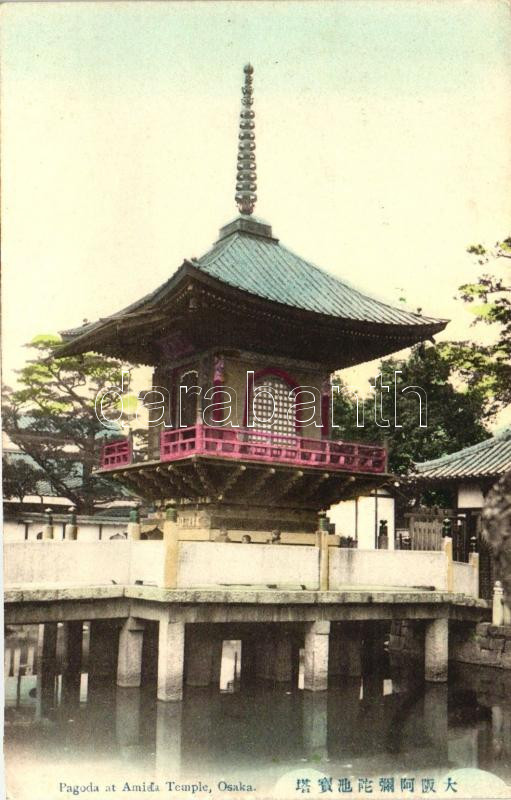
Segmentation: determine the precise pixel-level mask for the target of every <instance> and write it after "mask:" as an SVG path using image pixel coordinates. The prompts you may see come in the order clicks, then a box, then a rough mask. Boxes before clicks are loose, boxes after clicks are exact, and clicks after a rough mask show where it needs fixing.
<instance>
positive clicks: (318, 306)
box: [61, 215, 447, 366]
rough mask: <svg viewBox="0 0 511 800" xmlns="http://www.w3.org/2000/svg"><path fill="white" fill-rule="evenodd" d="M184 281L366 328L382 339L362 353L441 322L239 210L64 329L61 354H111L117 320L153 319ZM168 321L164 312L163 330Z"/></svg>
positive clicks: (391, 348)
mask: <svg viewBox="0 0 511 800" xmlns="http://www.w3.org/2000/svg"><path fill="white" fill-rule="evenodd" d="M190 281H192V282H194V283H196V284H202V283H204V282H206V284H207V285H208V286H209V288H210V289H213V290H214V289H215V288H216V289H220V290H222V288H223V289H225V290H229V289H231V290H236V294H237V293H239V292H241V293H242V296H241V297H240V298H239V299H242V300H250V298H253V299H259V300H260V301H261V300H262V301H265V305H266V306H267V310H268V304H270V306H272V307H273V308H274V311H275V312H276V313H278V315H279V317H280V318H281V319H282V318H286V315H289V316H292V315H293V312H301V313H302V314H303V313H305V314H306V317H307V319H308V321H316V322H323V323H327V324H328V325H329V327H330V326H331V325H332V324H334V326H335V327H337V328H339V326H342V328H343V333H344V334H346V330H348V331H349V330H350V329H351V330H355V331H356V332H357V334H358V336H363V335H364V333H367V335H370V336H373V337H374V336H375V335H377V336H383V337H384V338H385V337H389V341H388V343H387V344H385V345H384V346H383V348H382V346H381V343H380V347H379V348H378V347H377V348H376V349H375V352H374V355H372V354H369V357H377V356H378V355H382V354H387V353H390V352H395V351H396V350H398V349H401V348H402V347H407V346H410V345H411V344H414V343H415V342H418V341H421V340H423V339H426V338H431V336H433V335H434V334H435V333H437V332H439V331H441V330H443V328H444V327H445V326H446V324H447V320H439V319H434V318H432V317H425V316H421V315H419V314H414V313H411V312H409V311H406V310H404V309H402V308H394V307H392V306H390V305H388V304H387V303H384V302H382V301H381V300H377V299H375V298H374V297H371V296H369V295H366V294H364V293H363V292H361V291H360V290H358V289H355V288H354V287H353V286H351V285H350V284H349V283H347V282H346V281H344V280H340V279H339V278H336V277H334V276H333V275H331V274H329V273H328V272H326V271H325V270H323V269H321V268H319V267H317V266H316V265H315V264H312V263H310V262H308V261H306V260H305V259H303V258H301V257H300V256H298V255H296V254H295V253H293V252H292V251H291V250H289V249H288V248H287V247H284V246H283V245H282V244H281V243H280V242H279V240H278V239H276V238H274V237H273V235H272V230H271V227H270V226H269V225H268V224H266V223H264V222H262V221H260V220H257V219H255V218H254V217H249V216H246V215H240V216H239V217H238V218H237V219H235V220H233V221H232V222H231V223H229V224H228V225H226V226H224V227H223V228H222V229H221V231H220V237H219V239H218V241H217V242H216V243H215V244H214V245H213V247H212V248H211V249H210V250H208V252H206V253H205V254H204V255H203V256H201V257H200V258H197V259H188V260H186V261H184V262H183V264H182V265H181V267H180V268H179V269H178V270H177V271H176V272H175V273H174V274H173V275H172V276H171V277H170V278H169V280H167V281H166V282H165V283H164V284H162V285H161V286H159V287H158V288H157V289H155V290H154V291H153V292H151V293H150V294H148V295H146V296H144V297H142V298H141V299H140V300H138V301H137V302H135V303H133V304H131V305H130V306H128V307H126V308H124V309H122V310H121V311H119V312H117V313H116V314H113V315H111V316H109V317H106V318H104V319H100V320H98V321H97V322H94V323H87V324H85V325H82V326H81V327H79V328H73V329H70V330H66V331H63V332H62V337H63V339H64V346H63V348H62V350H61V354H62V355H66V354H72V353H79V352H85V351H86V350H87V349H89V350H97V351H98V352H107V353H109V354H113V351H112V349H111V348H109V347H108V343H109V342H110V341H111V339H112V336H113V337H116V336H118V335H119V326H123V327H126V326H129V325H130V324H133V325H140V323H141V321H143V319H144V317H145V318H147V319H149V318H151V319H153V320H154V319H155V315H156V317H158V311H161V310H162V309H163V308H168V304H169V302H170V300H171V299H172V297H175V296H177V295H179V294H182V289H183V283H190ZM229 302H230V303H233V304H237V303H238V298H237V297H236V296H234V295H232V293H231V295H230V298H229ZM151 315H152V316H151ZM160 321H161V320H160ZM169 324H171V323H169V320H168V317H167V322H166V324H165V329H166V330H167V329H168V326H169ZM339 330H340V329H339ZM153 335H154V327H153ZM215 344H216V343H215ZM218 344H222V343H221V342H219V343H218ZM103 345H106V347H103ZM114 349H115V348H114ZM254 349H257V347H255V348H254ZM118 350H119V348H118ZM362 360H366V358H365V357H362V358H360V357H359V358H357V359H356V361H353V360H352V361H351V363H359V362H360V361H362ZM344 365H346V364H343V366H344Z"/></svg>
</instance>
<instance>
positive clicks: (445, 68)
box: [0, 0, 511, 383]
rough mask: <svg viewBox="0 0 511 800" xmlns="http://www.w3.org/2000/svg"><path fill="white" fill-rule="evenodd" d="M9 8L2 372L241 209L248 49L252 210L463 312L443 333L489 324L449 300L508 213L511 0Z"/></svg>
mask: <svg viewBox="0 0 511 800" xmlns="http://www.w3.org/2000/svg"><path fill="white" fill-rule="evenodd" d="M2 16H3V25H2V32H1V42H0V44H1V57H0V58H1V62H0V66H1V69H2V81H1V94H2V98H1V99H2V120H1V134H2V171H3V179H2V180H3V185H2V214H3V279H2V280H3V346H2V349H3V373H4V381H6V382H8V383H12V381H13V370H15V369H17V368H19V367H20V366H22V364H23V361H24V359H25V358H26V356H27V351H26V350H24V349H23V347H22V345H23V344H24V343H25V342H27V341H30V339H32V337H34V336H35V335H37V334H40V333H43V332H44V333H46V332H55V331H58V330H62V329H65V328H68V327H75V326H77V325H79V324H81V322H82V320H84V319H88V320H94V319H97V318H99V317H101V316H105V315H108V314H110V313H113V312H114V311H117V310H119V309H120V308H122V307H124V306H125V305H128V304H129V303H131V302H133V301H134V300H136V299H138V298H139V297H140V296H141V295H143V294H145V293H147V292H148V291H150V290H152V289H153V288H155V287H156V286H157V285H159V284H160V283H162V282H163V281H165V280H166V279H167V278H168V276H169V275H170V274H171V273H172V272H173V271H174V270H175V269H177V267H178V266H179V265H180V264H181V263H182V261H183V259H184V258H186V257H194V256H200V255H201V254H202V253H204V252H205V251H206V250H207V249H209V247H210V246H211V244H212V243H213V242H214V241H215V239H216V238H217V234H218V229H219V228H220V227H221V226H222V225H224V224H225V223H226V222H228V221H229V220H231V219H232V218H234V217H235V216H236V215H237V209H236V207H235V204H234V199H233V198H234V192H235V189H234V184H235V167H236V152H237V133H238V131H237V122H238V114H239V108H240V87H241V85H242V80H243V72H242V68H243V65H244V64H245V63H246V62H247V61H250V62H251V63H252V64H253V66H254V69H255V72H254V92H255V104H254V109H255V112H256V119H255V121H256V143H257V151H256V155H257V173H258V198H259V199H258V203H257V206H256V212H255V213H256V215H257V216H258V217H260V218H263V219H265V220H267V221H269V222H270V223H271V224H272V226H273V231H274V235H276V236H278V237H279V238H280V239H281V241H282V242H283V243H284V244H285V245H287V246H288V247H290V248H291V249H293V250H294V251H295V252H297V253H299V254H300V255H301V256H303V257H305V258H308V259H309V260H311V261H313V262H314V263H316V264H318V265H319V266H322V267H324V268H326V269H327V270H329V271H330V272H332V273H333V274H335V275H336V276H337V277H339V278H341V279H342V278H345V279H346V280H348V281H349V282H351V283H352V284H355V285H356V286H357V287H359V288H360V289H362V290H365V291H367V292H368V293H370V294H373V295H376V296H380V297H382V298H383V299H385V300H387V301H390V302H391V303H393V304H399V303H400V301H399V298H401V297H404V298H405V299H406V304H407V307H409V308H410V309H412V310H414V309H416V308H417V307H421V308H422V309H423V312H424V313H425V314H427V315H429V316H435V317H441V318H450V319H451V320H452V321H451V323H450V325H449V326H448V327H447V330H446V332H445V333H444V334H442V335H441V336H440V337H438V338H439V339H441V338H460V337H461V338H463V337H467V336H468V335H473V334H474V331H473V329H472V330H471V329H470V328H469V323H470V322H471V317H470V314H469V313H468V312H467V311H466V310H465V309H464V308H463V307H462V305H461V304H460V303H459V302H457V301H455V300H454V299H453V298H454V295H455V294H456V289H457V287H458V286H459V285H460V283H463V282H466V281H470V280H472V279H474V278H475V277H476V275H477V274H478V272H479V271H480V270H479V269H478V267H477V265H475V264H474V263H473V260H472V259H471V258H470V257H469V256H468V255H467V254H466V248H467V246H468V245H470V244H471V243H473V242H484V243H486V244H490V245H491V244H493V243H494V242H495V241H497V240H498V239H502V238H504V237H505V236H507V235H509V234H510V232H511V230H510V219H511V214H510V212H511V192H510V191H509V186H510V185H511V147H510V144H509V143H510V141H511V137H510V134H511V92H510V82H511V19H510V5H509V3H508V2H500V0H471V1H470V2H469V1H468V0H467V1H466V2H464V0H456V2H451V0H442V1H441V2H435V0H428V1H427V2H426V0H424V2H412V1H411V0H410V1H408V0H397V1H396V2H394V1H393V0H374V1H372V2H364V0H356V1H354V2H350V0H347V2H340V1H339V2H310V3H301V2H292V3H287V2H278V3H271V2H235V3H222V2H210V3H202V2H178V3H173V2H168V3H163V2H162V3H142V2H133V3H123V2H119V3H86V2H84V3H65V2H64V3H30V2H27V3H7V4H4V5H3V6H2ZM367 370H369V373H368V372H367ZM370 370H371V368H370V367H364V368H363V369H361V370H359V371H358V373H357V374H358V376H359V377H361V376H365V375H366V374H371V371H370ZM364 379H365V378H364ZM351 382H353V381H351Z"/></svg>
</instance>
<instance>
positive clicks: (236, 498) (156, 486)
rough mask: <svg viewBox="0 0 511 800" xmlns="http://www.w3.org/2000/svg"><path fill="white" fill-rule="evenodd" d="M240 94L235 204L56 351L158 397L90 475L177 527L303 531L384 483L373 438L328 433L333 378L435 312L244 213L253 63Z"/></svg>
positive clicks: (431, 323)
mask: <svg viewBox="0 0 511 800" xmlns="http://www.w3.org/2000/svg"><path fill="white" fill-rule="evenodd" d="M241 102H242V107H241V114H240V123H239V149H238V163H237V182H236V195H235V199H236V204H237V206H238V209H239V215H238V216H237V217H236V218H235V219H234V220H233V221H232V222H229V223H228V224H227V225H225V226H224V227H222V228H221V229H220V233H219V236H218V240H217V241H216V242H215V244H214V245H213V247H212V248H211V249H210V250H209V251H208V252H207V253H205V254H204V255H203V256H201V257H200V258H191V259H185V260H184V261H183V263H182V264H181V266H180V267H179V268H178V269H177V270H176V271H175V272H174V274H173V275H171V276H170V278H169V279H168V280H167V281H166V282H165V283H164V284H163V285H162V286H160V287H158V288H157V289H156V290H154V291H153V292H151V293H150V294H148V295H146V296H145V297H143V298H141V299H140V300H138V301H137V302H135V303H133V304H132V305H130V306H129V307H128V308H125V309H123V310H122V311H120V312H118V313H116V314H113V315H112V316H110V317H107V318H104V319H101V320H99V321H97V322H95V323H87V324H84V325H82V326H81V327H79V328H76V329H73V330H68V331H65V332H63V334H62V337H63V342H64V344H63V346H62V349H61V354H62V355H75V354H79V353H84V352H87V351H95V352H98V353H102V354H104V355H106V356H112V357H115V358H118V359H121V360H122V361H123V363H132V364H145V365H150V366H152V367H153V368H154V373H153V386H154V387H164V388H165V389H166V392H167V393H168V397H169V398H170V402H169V408H168V411H167V413H166V419H165V421H164V422H165V427H164V424H163V422H162V424H161V426H160V427H159V428H158V427H150V428H149V442H148V449H147V453H146V455H145V458H144V459H143V460H136V459H134V457H133V454H132V449H131V445H130V442H129V440H128V439H126V440H122V441H118V442H113V443H109V444H107V445H105V446H104V448H103V452H102V457H101V467H100V471H101V472H107V471H108V473H109V474H111V475H112V476H114V477H116V478H118V479H119V480H121V481H122V483H123V484H125V485H126V486H128V487H129V488H130V489H132V490H133V491H134V492H135V493H136V494H137V495H139V496H141V497H143V498H144V499H146V500H147V501H149V502H151V503H157V504H160V505H165V504H167V503H173V504H175V505H176V507H177V510H178V519H179V524H180V525H182V526H183V527H185V528H194V527H196V528H197V527H198V528H200V529H202V530H204V529H206V530H208V529H209V530H210V531H212V533H211V536H212V538H213V531H216V532H218V529H226V531H227V532H228V535H229V536H230V537H231V538H233V539H234V540H239V539H240V538H241V536H242V534H243V532H244V531H245V532H247V531H256V532H257V531H259V532H261V534H264V533H265V532H268V531H272V530H275V529H278V530H279V531H283V532H291V533H292V532H294V533H295V534H296V533H300V532H301V533H303V534H306V535H307V536H310V535H311V533H312V532H313V531H314V530H315V529H316V527H317V514H318V512H319V511H321V510H324V509H327V508H328V507H329V506H330V505H331V504H332V503H335V502H338V501H340V500H344V499H349V498H353V497H355V496H357V495H360V494H363V493H367V492H369V491H370V490H371V489H373V488H375V487H377V486H378V485H381V484H382V483H383V482H385V481H386V480H388V475H387V474H386V453H385V450H384V448H382V447H380V446H368V445H362V444H357V443H354V442H345V441H340V440H332V439H331V429H330V426H331V385H330V376H331V374H332V373H333V372H334V371H335V370H339V369H342V368H343V367H350V366H353V365H356V364H360V363H362V362H365V361H368V360H372V359H375V358H379V357H381V356H385V355H388V354H389V353H393V352H395V351H397V350H401V349H403V348H405V347H409V346H411V345H413V344H415V343H417V342H420V341H422V340H425V339H429V338H431V337H432V336H433V335H434V334H435V333H437V332H439V331H441V330H442V329H443V328H444V327H445V325H446V324H447V321H446V320H437V319H432V318H428V317H424V316H419V315H417V314H413V313H409V312H407V311H405V310H403V309H398V308H393V307H391V306H389V305H387V304H385V303H383V302H380V301H378V300H376V299H373V298H372V297H369V296H367V295H365V294H363V293H362V292H360V291H358V290H357V289H355V288H353V287H352V286H350V285H348V284H347V283H345V282H344V281H341V280H338V279H337V278H335V277H334V276H333V275H330V274H329V273H328V272H325V271H324V270H322V269H320V268H318V267H317V266H315V265H314V264H311V263H309V262H307V261H305V260H304V259H303V258H301V257H300V256H298V255H296V254H295V253H293V252H292V251H291V250H289V249H288V248H287V247H285V246H284V245H282V244H281V243H280V241H279V239H278V238H277V237H276V236H275V235H274V233H273V230H272V227H271V225H269V224H268V223H266V222H263V221H262V220H260V219H258V218H257V217H255V216H254V213H253V212H254V208H255V204H256V200H257V195H256V161H255V132H254V130H255V123H254V110H253V68H252V66H251V65H250V64H247V65H246V66H245V68H244V86H243V88H242V101H241ZM183 387H184V391H183ZM211 387H213V390H214V391H213V397H214V401H215V402H216V401H218V400H222V399H223V400H225V398H226V396H227V387H228V388H229V391H231V392H232V391H234V393H235V394H236V396H237V405H236V408H234V410H233V413H232V415H231V417H230V419H229V421H228V422H227V423H225V422H224V421H223V419H224V416H223V414H222V413H221V409H220V413H219V409H218V408H213V410H211V408H210V409H208V408H207V406H208V404H209V405H211V403H212V400H211V397H212V395H211V392H210V394H209V395H207V391H208V389H210V388H211ZM301 387H306V389H307V390H308V392H309V395H308V397H310V396H311V394H310V393H312V394H313V395H314V396H315V397H317V398H319V400H318V402H317V403H316V405H315V410H314V411H313V417H312V419H311V420H309V421H308V423H307V424H305V423H304V422H303V421H302V419H303V416H302V417H301V418H300V415H296V414H293V413H290V410H291V409H292V406H293V404H294V403H296V402H297V397H298V395H299V394H300V391H301ZM205 395H206V398H207V397H208V396H209V398H210V399H209V400H207V399H205ZM270 395H271V398H273V399H272V400H269V397H270ZM269 404H270V405H269ZM270 406H271V407H270ZM297 416H298V417H299V418H298V419H297ZM309 416H310V414H309ZM270 417H271V421H270ZM261 420H262V422H261ZM224 533H225V531H224Z"/></svg>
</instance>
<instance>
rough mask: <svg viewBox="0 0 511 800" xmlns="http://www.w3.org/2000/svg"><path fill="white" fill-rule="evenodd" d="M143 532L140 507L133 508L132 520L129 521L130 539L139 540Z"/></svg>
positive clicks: (131, 512)
mask: <svg viewBox="0 0 511 800" xmlns="http://www.w3.org/2000/svg"><path fill="white" fill-rule="evenodd" d="M141 532H142V530H141V526H140V513H139V509H138V507H137V508H132V509H131V511H130V521H129V522H128V539H133V541H138V539H140V534H141Z"/></svg>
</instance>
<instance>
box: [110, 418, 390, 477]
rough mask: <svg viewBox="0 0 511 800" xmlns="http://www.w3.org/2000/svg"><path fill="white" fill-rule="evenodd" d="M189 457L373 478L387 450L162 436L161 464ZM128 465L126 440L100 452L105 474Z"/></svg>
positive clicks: (238, 435)
mask: <svg viewBox="0 0 511 800" xmlns="http://www.w3.org/2000/svg"><path fill="white" fill-rule="evenodd" d="M190 455H210V456H212V455H215V456H218V457H221V458H236V459H240V460H244V459H250V460H256V461H266V462H276V463H278V462H283V463H286V464H295V465H301V466H311V467H319V468H323V469H332V470H344V471H347V470H352V471H358V472H371V473H374V472H377V473H379V472H384V471H385V468H386V450H385V448H384V447H383V446H381V445H370V444H366V443H365V442H364V443H358V442H347V441H344V440H329V439H312V438H309V437H302V436H300V435H299V434H298V433H297V434H289V433H279V432H277V431H267V430H261V429H259V428H252V427H223V426H212V425H202V424H197V425H190V426H188V427H186V428H172V429H171V430H163V431H162V432H161V435H160V460H161V461H174V460H177V459H180V458H187V457H189V456H190ZM132 460H133V453H132V447H131V440H130V439H123V440H118V441H116V442H109V443H108V444H106V445H105V446H104V447H103V449H102V455H101V467H102V468H103V469H114V468H115V467H118V466H123V465H127V464H131V463H132Z"/></svg>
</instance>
